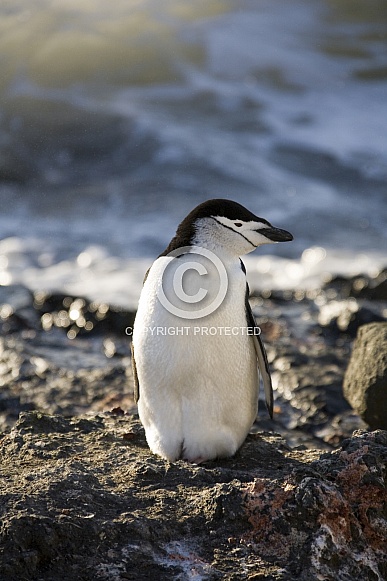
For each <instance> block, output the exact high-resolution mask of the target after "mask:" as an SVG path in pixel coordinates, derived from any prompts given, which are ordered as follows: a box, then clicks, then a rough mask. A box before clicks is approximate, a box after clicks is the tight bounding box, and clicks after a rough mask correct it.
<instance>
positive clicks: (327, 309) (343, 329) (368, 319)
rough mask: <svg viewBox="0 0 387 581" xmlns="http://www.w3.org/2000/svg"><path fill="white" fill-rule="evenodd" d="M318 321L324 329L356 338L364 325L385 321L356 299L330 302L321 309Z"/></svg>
mask: <svg viewBox="0 0 387 581" xmlns="http://www.w3.org/2000/svg"><path fill="white" fill-rule="evenodd" d="M318 321H319V323H320V325H321V326H322V327H329V328H330V330H331V331H332V332H336V333H347V334H348V335H350V336H351V337H355V336H356V333H357V330H358V328H359V327H361V326H362V325H365V324H367V323H372V322H381V321H385V317H383V316H382V315H380V314H379V313H378V312H377V311H376V310H375V309H374V308H371V307H368V306H365V305H360V304H359V303H358V302H357V301H356V300H355V299H353V298H352V299H348V300H346V301H330V302H328V303H327V304H325V305H322V306H321V308H320V314H319V318H318Z"/></svg>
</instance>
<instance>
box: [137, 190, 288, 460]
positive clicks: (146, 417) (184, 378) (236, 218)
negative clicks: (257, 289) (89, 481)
mask: <svg viewBox="0 0 387 581" xmlns="http://www.w3.org/2000/svg"><path fill="white" fill-rule="evenodd" d="M291 240H293V236H292V234H290V233H289V232H287V231H286V230H282V229H280V228H276V227H274V226H272V224H270V222H268V221H267V220H265V219H264V218H260V217H259V216H256V215H255V214H253V213H252V212H250V211H249V210H248V209H246V208H245V207H244V206H242V205H241V204H239V203H237V202H234V201H231V200H227V199H213V200H207V201H205V202H203V203H202V204H200V205H198V206H197V207H196V208H194V209H193V210H192V211H191V212H190V213H189V214H188V215H187V216H186V218H184V220H183V221H182V222H181V223H180V225H179V226H178V228H177V231H176V234H175V236H174V237H173V238H172V240H171V242H170V243H169V245H168V247H167V248H166V249H165V251H164V252H162V253H161V254H160V256H159V257H158V258H157V259H156V260H155V262H154V263H153V264H152V266H151V267H150V269H149V270H148V272H147V273H146V275H145V279H144V284H143V288H142V292H141V295H140V299H139V304H138V309H137V313H136V317H135V321H134V326H133V336H132V345H131V348H132V366H133V376H134V386H135V388H134V389H135V401H136V403H137V405H138V413H139V417H140V420H141V422H142V424H143V426H144V429H145V435H146V439H147V442H148V445H149V447H150V449H151V451H152V452H153V453H155V454H157V455H159V456H161V457H163V458H165V459H166V460H168V461H170V462H174V461H176V460H179V459H182V460H186V461H188V462H191V463H197V464H199V463H202V462H206V461H209V460H215V459H217V458H225V457H231V456H233V455H234V454H235V453H236V452H237V450H238V449H239V448H240V446H241V445H242V443H243V442H244V440H245V438H246V436H247V434H248V432H249V430H250V428H251V426H252V424H253V423H254V421H255V418H256V415H257V409H258V392H259V381H260V380H259V376H260V375H261V376H262V381H263V385H264V391H265V399H266V405H267V408H268V411H269V414H270V416H271V417H272V416H273V389H272V383H271V377H270V371H269V365H268V360H267V356H266V351H265V348H264V345H263V342H262V339H261V336H260V329H259V327H257V325H256V322H255V320H254V316H253V313H252V310H251V307H250V304H249V301H248V296H249V287H248V284H247V280H246V269H245V267H244V264H243V262H242V260H241V258H240V257H241V256H243V255H244V254H248V253H249V252H252V251H254V250H255V249H256V248H257V247H258V246H261V245H263V244H268V243H273V242H288V241H291Z"/></svg>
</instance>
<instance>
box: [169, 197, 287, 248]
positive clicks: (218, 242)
mask: <svg viewBox="0 0 387 581" xmlns="http://www.w3.org/2000/svg"><path fill="white" fill-rule="evenodd" d="M175 240H176V241H177V240H180V241H181V246H184V245H197V246H203V247H207V248H210V249H212V250H214V251H215V252H216V251H217V250H218V251H221V250H224V251H226V252H228V253H231V254H235V255H237V256H241V255H243V254H248V253H249V252H252V251H253V250H255V249H256V248H257V247H258V246H261V245H262V244H269V243H270V242H288V241H290V240H293V236H292V235H291V234H290V232H287V231H286V230H281V229H280V228H275V227H274V226H272V224H270V222H268V221H267V220H265V219H264V218H260V217H259V216H256V215H255V214H253V213H252V212H250V211H249V210H247V209H246V208H245V207H244V206H242V205H241V204H238V203H237V202H233V201H231V200H223V199H215V200H207V201H206V202H203V203H202V204H200V205H199V206H197V207H196V208H194V209H193V210H192V211H191V212H190V213H189V214H188V216H187V217H186V218H185V219H184V220H183V221H182V223H181V224H180V225H179V227H178V229H177V232H176V237H175Z"/></svg>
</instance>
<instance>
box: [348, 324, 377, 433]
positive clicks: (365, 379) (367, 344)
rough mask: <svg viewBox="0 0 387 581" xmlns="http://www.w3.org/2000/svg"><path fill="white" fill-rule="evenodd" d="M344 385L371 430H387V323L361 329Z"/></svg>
mask: <svg viewBox="0 0 387 581" xmlns="http://www.w3.org/2000/svg"><path fill="white" fill-rule="evenodd" d="M343 388H344V395H345V397H346V398H347V400H348V402H349V403H350V404H351V406H352V407H353V409H354V410H356V411H357V413H358V414H359V415H360V416H361V417H362V418H363V419H364V420H365V421H366V422H367V424H369V426H370V427H371V428H372V429H378V428H380V429H387V323H371V324H369V325H364V326H363V327H360V328H359V331H358V334H357V338H356V341H355V343H354V346H353V351H352V355H351V359H350V362H349V365H348V368H347V371H346V374H345V378H344V386H343Z"/></svg>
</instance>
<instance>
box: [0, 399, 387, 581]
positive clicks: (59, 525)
mask: <svg viewBox="0 0 387 581" xmlns="http://www.w3.org/2000/svg"><path fill="white" fill-rule="evenodd" d="M0 458H1V474H0V494H1V514H2V517H1V528H0V579H2V581H20V580H24V581H29V580H31V581H40V580H41V581H57V580H58V579H61V580H63V581H88V580H90V581H95V580H101V581H102V580H108V581H115V580H124V579H133V580H136V579H138V580H145V581H146V580H152V581H153V580H155V579H157V580H160V581H164V580H168V581H169V580H178V579H179V580H185V579H208V580H215V579H226V580H235V581H236V580H253V579H266V580H272V581H274V580H283V581H296V580H297V581H299V580H301V581H310V580H311V579H324V580H335V581H350V580H353V579H367V580H370V581H374V580H375V581H382V580H383V579H386V577H387V493H386V465H387V433H386V432H374V433H368V432H358V433H356V434H355V435H354V436H353V437H352V438H351V439H348V440H345V441H344V442H343V444H342V447H341V448H339V449H337V450H336V451H334V452H328V453H321V451H317V450H306V451H300V450H290V449H289V448H288V447H287V446H286V444H285V443H284V441H283V440H282V438H281V437H279V436H277V435H275V434H268V433H262V434H254V435H251V436H249V437H248V439H247V441H246V443H245V445H244V446H243V447H242V449H241V450H240V452H239V453H238V454H237V455H236V457H235V458H233V459H229V460H223V461H218V462H211V463H207V464H205V465H203V466H195V465H189V464H187V463H185V462H182V461H180V462H176V463H174V464H169V463H168V462H166V461H164V460H162V459H160V458H158V457H155V456H153V455H152V454H150V452H149V450H148V448H147V446H146V444H145V440H144V434H143V430H142V428H141V426H140V424H139V422H138V420H137V419H136V417H135V416H127V415H124V414H123V413H119V411H118V410H117V414H116V415H112V414H110V415H109V414H105V415H101V416H90V417H88V418H74V419H64V418H63V417H61V416H54V417H53V416H46V415H42V414H40V413H37V412H25V413H23V414H22V415H21V418H20V420H19V421H18V423H17V424H16V426H15V427H14V428H13V430H12V431H11V433H9V434H6V435H3V438H2V441H1V446H0Z"/></svg>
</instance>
